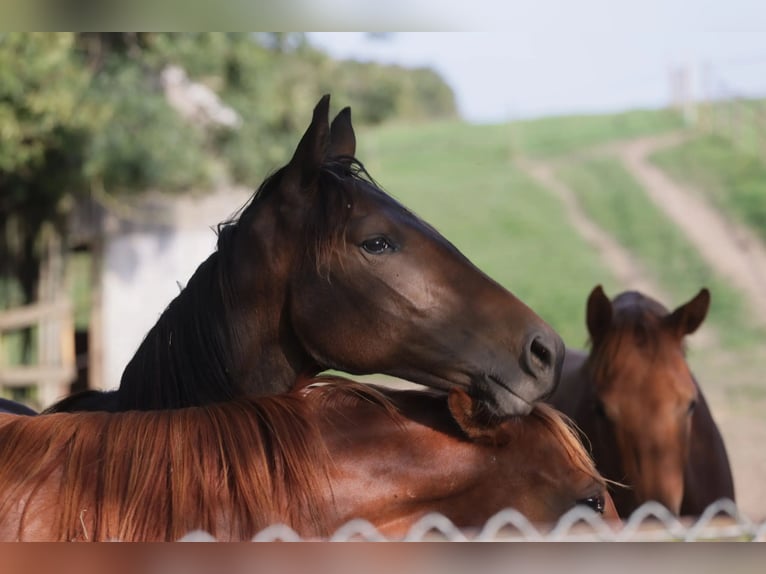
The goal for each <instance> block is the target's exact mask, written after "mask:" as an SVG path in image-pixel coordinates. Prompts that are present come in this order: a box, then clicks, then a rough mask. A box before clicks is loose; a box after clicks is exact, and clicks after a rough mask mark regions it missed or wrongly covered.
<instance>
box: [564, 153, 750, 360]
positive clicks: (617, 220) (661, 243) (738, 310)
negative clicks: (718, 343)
mask: <svg viewBox="0 0 766 574" xmlns="http://www.w3.org/2000/svg"><path fill="white" fill-rule="evenodd" d="M559 175H560V177H561V178H562V179H563V180H564V181H566V182H567V183H568V184H569V185H570V187H571V188H572V189H573V191H574V192H575V193H576V194H577V196H578V199H579V200H580V202H581V204H582V205H583V208H584V209H585V211H586V212H587V214H588V216H589V217H590V218H591V219H592V220H593V221H594V222H596V223H597V224H598V225H599V226H601V227H602V228H603V229H604V230H605V231H607V232H608V233H610V234H611V235H612V236H613V237H615V238H616V239H617V240H618V241H619V242H620V244H622V245H623V246H624V247H626V248H627V249H628V250H629V251H630V252H632V253H633V254H634V255H635V256H637V258H638V259H639V260H640V261H641V263H642V264H643V265H644V267H645V268H646V269H647V271H648V272H649V273H651V274H652V275H653V277H654V279H655V281H656V282H657V283H658V284H659V285H660V287H661V288H662V289H663V290H665V291H666V292H667V293H668V294H669V295H670V296H672V297H673V301H663V303H664V304H665V305H666V306H667V307H669V308H674V307H676V306H678V305H680V304H681V303H684V302H686V301H688V300H689V299H691V297H692V296H694V295H695V294H696V293H697V292H698V291H699V289H700V288H701V287H703V286H705V287H708V288H709V289H710V291H711V294H712V299H713V302H712V306H711V311H710V321H711V322H712V323H713V324H714V325H715V326H716V328H717V329H718V331H719V332H720V334H721V337H722V341H723V343H724V344H726V345H730V346H741V345H744V344H747V343H749V342H750V341H752V339H753V337H755V336H757V331H755V330H754V329H753V328H750V327H749V326H748V324H747V320H746V317H745V310H744V309H743V306H742V303H741V296H740V295H739V294H738V293H737V292H736V291H735V290H734V289H733V288H731V287H730V286H729V285H728V284H727V283H726V281H725V280H723V279H722V278H720V277H718V276H717V275H716V274H715V273H714V272H713V270H712V269H711V268H710V267H709V266H708V265H707V263H706V262H705V261H704V260H703V259H702V257H701V256H700V255H699V254H698V253H697V252H696V250H695V249H694V247H693V246H692V245H691V244H690V243H689V241H688V240H687V239H686V237H685V235H684V234H683V232H682V231H680V230H678V229H677V228H676V227H675V225H674V224H673V223H672V222H671V221H670V220H669V219H668V218H667V217H666V216H665V215H664V213H662V212H661V211H660V210H659V209H658V208H657V207H656V206H655V205H654V203H653V202H652V201H651V200H650V199H649V198H648V197H647V195H646V194H645V192H644V190H643V189H642V188H641V186H640V185H639V184H638V183H637V182H636V181H635V180H634V179H633V177H632V176H631V175H630V174H629V173H628V172H627V171H626V169H625V168H624V167H623V166H622V164H620V163H619V161H617V160H616V159H613V158H603V159H592V160H587V161H582V162H579V163H577V164H572V165H570V166H567V167H564V168H562V169H561V170H560V172H559ZM625 287H628V286H625ZM614 294H615V293H610V295H614Z"/></svg>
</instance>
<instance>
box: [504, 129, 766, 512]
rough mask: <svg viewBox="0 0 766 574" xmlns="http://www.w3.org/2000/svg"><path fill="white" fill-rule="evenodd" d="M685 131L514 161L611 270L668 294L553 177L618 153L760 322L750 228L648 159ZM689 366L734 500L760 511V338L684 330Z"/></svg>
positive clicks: (763, 287)
mask: <svg viewBox="0 0 766 574" xmlns="http://www.w3.org/2000/svg"><path fill="white" fill-rule="evenodd" d="M686 137H688V135H687V134H686V133H682V132H677V133H672V134H666V135H663V136H659V137H645V138H637V139H633V140H628V141H624V142H618V143H615V144H609V145H607V146H601V147H598V148H594V149H592V150H587V151H585V152H580V153H578V154H577V155H576V156H569V157H563V158H557V159H556V160H555V163H548V162H540V161H531V160H522V161H519V162H518V164H519V167H521V168H522V169H524V170H525V171H526V173H527V174H528V175H529V176H530V177H532V178H533V179H534V180H535V181H537V182H538V183H539V184H541V185H542V186H543V187H545V188H546V189H548V190H549V191H551V192H552V193H554V194H555V195H556V196H557V197H558V198H559V199H561V201H562V203H563V204H564V206H565V207H566V209H567V210H568V214H569V217H570V221H571V222H572V225H573V226H574V227H575V229H577V230H578V231H579V232H580V233H581V235H582V236H583V238H584V239H585V240H586V241H587V242H588V243H589V244H590V245H591V246H592V247H593V248H594V249H595V250H597V251H598V252H599V253H600V254H601V256H602V259H603V261H604V262H605V263H606V264H607V265H608V266H609V267H610V268H611V269H612V271H613V273H614V275H615V277H616V278H618V279H619V280H620V281H621V282H622V283H623V284H625V285H630V286H631V287H632V288H637V289H640V290H643V291H645V292H648V293H651V294H653V295H654V296H656V297H657V298H659V299H660V300H663V301H668V302H670V299H669V298H667V297H664V296H663V293H662V289H661V288H660V287H659V286H658V285H657V284H656V282H655V281H654V280H653V279H652V278H651V277H650V276H649V275H648V274H647V273H646V272H645V271H644V270H643V268H642V267H641V265H640V264H639V263H638V262H636V261H635V258H634V257H633V256H632V255H631V254H630V252H628V251H627V250H626V249H624V248H623V247H622V246H621V245H620V244H619V243H618V242H617V241H616V240H615V239H614V238H613V237H612V236H611V235H609V234H608V233H607V232H605V231H604V230H602V229H601V228H600V227H599V226H598V225H596V224H595V223H594V222H592V221H590V220H589V219H588V218H587V216H586V215H585V212H584V211H583V210H582V208H581V207H580V205H579V204H578V202H577V199H576V196H575V194H574V193H573V192H572V190H571V189H569V188H568V187H567V186H566V185H565V184H564V183H563V182H562V181H561V180H559V179H557V178H556V174H555V167H556V165H558V164H560V163H563V162H575V161H578V160H580V159H582V158H587V157H598V156H604V155H611V156H615V157H617V159H619V160H620V161H621V162H622V163H623V165H624V166H625V168H626V169H627V170H628V171H629V172H630V173H631V174H632V175H633V177H634V178H635V179H636V181H637V182H639V183H640V184H641V185H642V187H643V188H644V189H645V190H646V192H647V196H648V197H649V198H651V199H652V200H653V201H654V203H655V204H656V205H657V206H658V207H659V208H660V209H662V210H663V211H664V212H665V213H666V215H667V216H668V217H669V218H670V219H671V220H672V221H674V222H675V223H676V225H677V226H678V228H679V229H681V230H682V231H684V232H685V233H686V235H687V237H688V238H689V240H690V242H691V243H692V245H694V246H695V247H696V249H697V250H698V252H699V253H700V255H701V256H702V257H703V258H705V260H706V261H707V262H708V264H709V265H710V266H711V267H712V268H713V269H715V270H716V271H717V272H718V274H719V275H720V276H722V277H724V278H726V279H727V280H728V281H729V283H730V284H731V285H732V286H734V287H735V288H737V289H739V291H740V292H741V293H742V296H743V298H745V299H746V300H747V301H748V303H749V308H750V309H752V316H753V319H755V320H756V321H758V322H759V323H760V324H763V325H766V247H764V245H763V244H762V243H761V242H760V241H759V240H758V239H757V237H755V235H754V234H753V233H752V232H750V230H748V229H745V228H743V227H741V226H739V225H737V224H736V223H734V222H732V221H730V220H728V219H726V218H725V217H723V216H722V215H721V214H720V213H719V212H718V211H717V210H715V209H714V208H713V207H711V206H710V205H709V204H708V203H706V201H705V200H704V196H703V195H702V193H700V192H698V191H697V190H695V189H693V188H692V187H691V186H688V185H682V184H679V183H678V182H676V181H674V180H672V179H671V178H670V177H668V176H667V175H666V174H665V173H664V172H662V171H661V170H660V169H659V168H657V167H656V166H655V165H653V164H652V163H651V162H650V161H649V156H650V155H651V154H652V153H654V152H655V151H658V150H660V149H663V148H665V147H669V146H674V145H678V144H679V143H681V142H682V141H683V140H684V139H685V138H686ZM690 344H691V346H692V349H693V350H695V351H696V353H693V355H694V360H693V361H692V362H693V363H694V368H695V371H696V374H697V375H698V378H699V379H701V384H702V385H703V389H704V391H705V394H706V396H707V397H708V400H709V402H710V404H711V408H712V410H713V415H714V417H715V418H716V420H717V422H718V424H719V427H720V428H721V432H722V434H723V435H724V440H725V442H726V446H727V449H728V451H729V457H730V460H731V465H732V469H733V473H734V480H735V488H736V495H737V504H738V506H739V508H740V510H741V511H742V512H743V513H744V514H745V515H746V516H748V517H749V518H751V519H753V520H764V519H766V497H764V496H763V495H762V493H761V491H762V489H763V486H764V482H766V449H764V448H763V445H764V444H766V416H764V413H766V390H763V391H762V390H761V389H764V387H766V385H764V381H763V377H762V373H763V372H764V371H765V370H766V358H765V357H764V356H763V355H766V345H765V346H764V347H765V348H764V350H763V353H759V352H758V351H757V350H756V351H755V352H752V351H751V352H749V353H746V354H744V355H741V354H739V353H733V352H727V351H724V350H722V349H721V348H720V347H719V346H718V343H717V337H716V336H715V333H714V332H713V331H712V329H711V328H710V327H704V328H703V329H702V330H701V331H700V332H699V333H698V334H695V335H694V336H693V337H691V340H690Z"/></svg>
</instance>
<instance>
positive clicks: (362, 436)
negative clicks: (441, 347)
mask: <svg viewBox="0 0 766 574" xmlns="http://www.w3.org/2000/svg"><path fill="white" fill-rule="evenodd" d="M324 380H325V381H328V380H329V379H324ZM329 381H330V382H329V383H327V384H323V385H321V386H313V387H311V388H306V389H300V390H295V391H293V392H291V393H289V394H286V395H281V396H269V397H260V398H251V399H247V400H237V401H233V402H230V403H221V404H218V405H212V406H207V407H192V408H187V409H176V410H170V411H150V412H140V411H132V412H125V413H105V412H95V413H85V412H82V413H71V414H69V413H58V414H50V415H42V416H39V417H19V416H13V415H0V458H2V459H3V460H4V464H3V465H2V467H0V489H1V490H2V492H3V493H4V496H3V500H2V501H0V539H2V540H109V539H120V540H133V541H149V540H173V539H177V538H178V537H180V536H182V535H184V534H185V533H186V532H188V531H190V530H193V529H200V528H201V529H204V530H206V531H208V532H210V533H211V534H213V535H214V536H215V537H216V538H218V539H219V540H247V539H250V538H251V537H252V536H253V535H254V534H256V533H257V532H258V531H259V530H260V529H262V528H264V527H265V526H267V525H270V524H273V523H279V522H281V523H286V524H288V525H290V526H291V527H292V528H294V529H295V530H296V531H298V532H299V533H300V534H302V535H304V536H325V535H327V534H329V533H331V532H333V531H334V530H335V529H337V527H339V526H340V525H341V524H343V523H345V522H346V521H348V520H350V519H352V518H365V519H367V520H369V521H370V522H372V523H373V524H374V525H375V526H376V527H378V528H379V529H380V531H381V532H382V533H384V534H386V535H388V536H391V537H398V536H401V535H403V534H404V533H405V531H406V529H407V528H408V527H409V526H411V525H412V524H413V523H414V521H416V520H417V519H418V518H420V517H422V516H423V515H425V514H426V513H428V512H432V511H439V512H442V513H443V514H444V515H446V516H447V517H448V518H450V519H451V520H453V522H454V523H455V524H456V525H457V526H460V527H478V526H480V525H482V524H483V523H484V521H486V519H487V518H488V517H490V516H491V515H492V514H494V513H495V512H497V511H498V510H500V509H502V508H505V507H516V508H517V509H518V510H520V511H522V512H523V513H524V514H525V515H526V516H527V517H528V518H529V519H530V520H532V521H537V522H546V523H548V522H554V521H555V520H556V519H558V518H559V517H560V516H561V515H562V514H564V513H565V512H566V511H567V510H569V509H571V508H572V507H573V506H575V505H576V504H578V503H582V504H589V505H591V506H592V507H595V508H598V509H600V510H601V511H603V512H604V513H605V517H607V518H615V517H616V512H615V511H614V508H613V506H612V504H611V500H610V499H609V497H608V495H607V494H606V489H605V483H604V481H603V479H601V477H600V476H599V475H598V474H597V473H596V471H595V469H594V467H593V465H592V463H591V462H590V459H589V458H588V456H587V454H586V453H585V452H584V450H583V449H582V446H581V445H580V443H579V442H578V441H577V439H576V436H575V435H574V433H573V432H572V431H571V430H570V429H569V427H567V426H566V425H565V424H563V422H562V420H561V419H560V418H559V417H558V415H557V414H556V413H555V412H554V411H552V410H551V409H550V408H549V407H546V406H545V405H539V406H537V407H536V409H535V410H533V412H532V413H531V414H530V415H528V416H525V417H516V418H511V419H502V420H500V419H496V418H494V417H493V416H491V414H488V411H486V409H485V408H484V406H483V405H482V404H481V403H478V402H477V401H475V400H474V399H472V398H470V397H469V396H468V395H467V394H465V393H464V392H463V391H461V390H459V389H455V390H453V391H452V392H451V393H450V395H449V398H447V396H446V395H445V394H441V393H432V392H415V391H394V390H390V389H389V390H383V389H374V388H371V387H367V386H362V385H355V384H354V383H346V382H344V383H343V384H340V382H339V381H338V380H337V379H332V380H329Z"/></svg>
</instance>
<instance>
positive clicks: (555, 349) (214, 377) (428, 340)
mask: <svg viewBox="0 0 766 574" xmlns="http://www.w3.org/2000/svg"><path fill="white" fill-rule="evenodd" d="M328 109H329V96H325V97H323V98H322V99H321V101H320V102H319V104H318V105H317V106H316V108H315V110H314V116H313V120H312V122H311V125H310V126H309V128H308V130H307V131H306V133H305V134H304V136H303V138H302V139H301V141H300V143H299V144H298V147H297V149H296V151H295V153H294V155H293V157H292V159H291V160H290V162H289V163H288V164H287V165H286V166H285V167H283V168H281V169H280V170H278V171H277V172H276V173H275V174H274V175H272V176H271V177H269V178H268V179H266V181H265V182H264V183H263V184H262V185H261V187H260V189H259V190H258V191H257V192H256V194H255V195H254V197H253V199H252V200H251V201H250V203H249V204H248V205H247V206H246V207H245V208H244V210H243V211H242V213H241V215H240V216H239V218H238V220H236V221H232V222H229V223H226V224H222V225H221V226H220V227H219V236H218V248H217V250H216V251H215V252H214V253H213V254H212V255H211V256H210V257H209V258H208V259H207V260H206V261H205V262H204V263H202V264H201V265H200V267H199V268H198V269H197V271H196V272H195V273H194V275H193V276H192V278H191V279H190V280H189V282H188V284H187V285H186V287H185V288H184V289H183V290H182V291H181V293H180V294H179V295H178V297H176V299H174V300H173V301H172V302H171V303H170V305H169V306H168V307H167V309H166V310H165V312H164V313H163V314H162V315H161V316H160V318H159V320H158V321H157V323H156V325H154V327H152V329H151V330H150V331H149V333H148V334H147V335H146V338H145V339H144V341H143V342H142V343H141V345H140V347H139V348H138V351H137V352H136V354H135V356H134V357H133V359H132V360H131V361H130V363H129V364H128V365H127V368H126V369H125V371H124V373H123V375H122V380H121V382H120V386H119V389H118V390H117V391H115V392H111V393H106V394H103V393H98V392H96V391H86V392H85V393H84V394H81V395H75V396H73V397H69V398H68V399H64V401H63V402H61V403H59V404H58V405H55V406H54V407H53V408H52V409H50V411H51V412H53V411H66V410H128V409H140V410H148V409H162V408H178V407H185V406H192V405H203V404H209V403H212V402H217V401H227V400H231V399H233V398H236V397H240V396H246V395H249V394H256V395H268V394H277V393H284V392H287V391H289V390H290V388H291V387H292V385H293V383H294V381H295V380H296V379H297V378H298V377H299V376H311V375H314V374H317V373H319V372H321V371H323V370H326V369H336V370H340V371H345V372H348V373H352V374H372V373H384V374H388V375H393V376H395V377H401V378H403V379H407V380H409V381H413V382H416V383H420V384H422V385H425V386H428V387H432V388H438V389H445V390H446V389H450V388H453V387H457V388H461V389H466V390H468V391H469V392H470V393H471V394H473V395H476V396H477V397H480V398H481V400H482V401H484V402H485V403H486V405H487V407H488V408H491V409H492V410H494V411H495V412H496V413H498V414H502V415H519V414H525V413H528V412H529V411H530V410H531V408H532V406H531V405H532V404H533V403H534V402H535V401H537V400H539V399H541V398H543V397H545V396H547V395H549V394H550V393H551V392H552V391H553V389H554V387H555V385H556V384H557V382H558V378H559V375H560V371H561V365H562V362H563V358H564V346H563V342H562V341H561V339H560V338H559V336H558V335H557V334H556V333H555V332H554V331H553V330H552V329H551V328H550V327H549V326H548V325H547V324H546V323H545V322H544V321H543V320H542V319H540V318H539V317H538V316H537V315H536V314H535V313H534V312H532V311H531V310H530V309H529V308H528V307H527V306H526V305H524V304H523V303H522V302H521V301H519V300H518V299H517V298H516V297H515V296H513V295H512V294H511V293H509V292H508V291H507V290H506V289H505V288H504V287H502V286H500V285H499V284H497V283H496V282H495V281H493V280H492V279H490V278H489V277H488V276H487V275H485V274H484V273H483V272H481V271H480V270H479V269H477V268H476V267H475V266H474V265H473V264H472V263H471V262H470V261H469V260H468V259H467V258H466V257H465V256H464V255H463V254H462V253H461V252H460V251H458V250H457V249H456V248H455V247H454V246H453V245H452V244H451V243H450V242H449V241H447V240H446V239H445V238H444V237H443V236H441V235H440V234H439V233H438V232H437V231H436V230H435V229H433V227H431V226H430V225H428V224H427V223H425V222H424V221H422V220H421V219H420V218H418V217H417V216H416V215H414V214H413V213H412V212H410V211H409V210H408V209H406V208H405V207H403V206H402V205H401V204H399V203H398V202H397V201H395V200H394V199H393V198H392V197H390V196H389V195H387V194H386V193H385V192H383V191H382V190H381V189H379V188H378V186H377V185H376V184H375V183H374V181H373V180H372V179H371V178H370V177H369V176H368V175H367V173H366V171H365V170H364V168H363V166H362V164H361V163H360V162H359V161H358V160H357V159H355V157H354V154H355V150H356V138H355V135H354V130H353V127H352V125H351V115H350V109H349V108H345V109H344V110H343V111H341V112H340V113H339V114H338V116H337V117H336V118H335V120H334V121H333V122H332V125H329V124H328Z"/></svg>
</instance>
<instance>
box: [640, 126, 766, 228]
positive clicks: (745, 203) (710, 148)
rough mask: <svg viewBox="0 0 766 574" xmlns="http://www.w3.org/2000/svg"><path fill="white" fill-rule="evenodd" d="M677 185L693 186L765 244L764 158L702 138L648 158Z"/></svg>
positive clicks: (721, 141) (720, 139) (718, 139)
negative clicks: (689, 184) (677, 183)
mask: <svg viewBox="0 0 766 574" xmlns="http://www.w3.org/2000/svg"><path fill="white" fill-rule="evenodd" d="M651 160H652V161H653V162H654V163H655V164H657V165H658V166H659V167H661V168H662V169H663V170H665V171H667V172H668V173H669V174H670V175H671V176H673V177H674V178H675V179H678V180H680V181H687V182H691V183H692V184H694V185H695V186H696V187H697V188H699V189H700V190H701V191H703V192H704V193H705V194H706V196H707V197H708V199H709V200H710V201H711V202H712V203H713V204H714V205H716V206H717V207H718V208H719V209H721V210H722V211H724V212H725V213H728V214H729V215H730V216H732V217H734V218H735V219H736V220H737V221H739V222H741V223H744V224H745V225H747V226H749V227H750V228H751V229H753V230H754V231H755V232H756V233H757V234H758V235H759V236H760V237H761V239H763V240H764V241H766V156H764V155H760V156H759V155H755V154H752V153H748V152H746V151H743V150H742V149H741V148H740V147H738V146H735V145H734V144H732V143H731V142H730V141H729V140H727V139H725V138H723V137H720V136H714V135H705V136H701V137H699V138H696V139H694V140H691V141H689V142H687V143H685V144H682V145H680V146H677V147H674V148H670V149H667V150H664V151H662V152H659V153H657V154H655V155H654V156H652V158H651Z"/></svg>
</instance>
